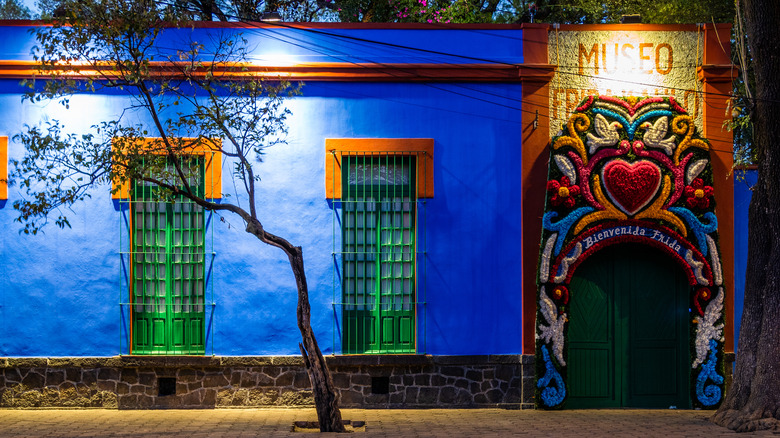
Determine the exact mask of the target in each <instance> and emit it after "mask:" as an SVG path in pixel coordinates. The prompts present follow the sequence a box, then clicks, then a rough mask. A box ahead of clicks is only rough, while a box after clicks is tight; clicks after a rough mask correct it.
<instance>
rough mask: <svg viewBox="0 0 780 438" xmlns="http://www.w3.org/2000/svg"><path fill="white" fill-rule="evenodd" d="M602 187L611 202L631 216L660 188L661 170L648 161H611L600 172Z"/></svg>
mask: <svg viewBox="0 0 780 438" xmlns="http://www.w3.org/2000/svg"><path fill="white" fill-rule="evenodd" d="M601 178H602V180H603V181H604V187H605V188H606V189H607V195H609V197H610V199H612V202H614V203H615V205H617V207H618V208H620V209H621V210H623V212H625V213H626V214H627V215H629V216H633V215H634V214H635V213H637V212H638V211H639V210H641V209H642V208H644V207H645V206H646V205H647V204H648V203H650V201H651V200H652V199H653V197H654V196H655V194H656V193H657V192H658V188H659V187H660V186H661V169H659V168H658V166H657V165H655V164H654V163H652V162H650V161H644V160H642V161H637V162H635V163H628V162H626V161H623V160H613V161H610V162H609V163H607V164H606V165H605V166H604V168H603V169H602V171H601Z"/></svg>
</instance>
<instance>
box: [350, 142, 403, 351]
mask: <svg viewBox="0 0 780 438" xmlns="http://www.w3.org/2000/svg"><path fill="white" fill-rule="evenodd" d="M415 158H416V157H415V156H414V155H412V154H409V155H382V154H362V155H357V156H354V155H352V156H349V155H344V156H342V160H341V163H342V198H341V202H342V221H341V224H342V226H341V232H342V236H341V242H342V282H341V284H342V324H343V327H342V329H343V331H342V334H343V345H342V351H343V352H344V353H345V354H362V353H414V352H415V351H416V345H415V344H416V343H415V339H416V308H417V291H416V288H417V285H416V221H417V215H416V213H417V208H416V205H417V197H416V184H415V181H416V166H415Z"/></svg>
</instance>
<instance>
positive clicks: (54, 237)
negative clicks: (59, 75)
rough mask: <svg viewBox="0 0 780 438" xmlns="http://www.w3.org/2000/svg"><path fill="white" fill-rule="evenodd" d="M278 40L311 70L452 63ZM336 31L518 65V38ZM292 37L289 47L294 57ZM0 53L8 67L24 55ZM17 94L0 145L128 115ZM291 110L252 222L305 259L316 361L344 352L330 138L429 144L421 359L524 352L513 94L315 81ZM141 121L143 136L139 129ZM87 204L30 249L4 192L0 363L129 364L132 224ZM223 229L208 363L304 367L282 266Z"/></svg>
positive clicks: (95, 103) (490, 88) (216, 223)
mask: <svg viewBox="0 0 780 438" xmlns="http://www.w3.org/2000/svg"><path fill="white" fill-rule="evenodd" d="M16 29H19V28H14V32H16ZM4 30H7V29H0V35H3V31H4ZM198 32H204V30H203V29H199V30H198ZM274 32H275V33H274V34H273V35H272V37H273V38H272V40H273V41H276V45H273V46H272V48H273V50H270V49H268V51H269V53H270V52H273V51H274V50H279V51H281V52H285V51H286V50H287V51H291V52H294V53H296V54H297V53H298V52H301V51H302V49H301V46H303V47H304V48H305V49H306V50H303V51H304V52H306V56H308V57H309V58H307V59H308V60H310V61H312V60H317V61H320V60H324V59H322V57H320V58H317V56H318V55H317V52H318V51H322V50H324V49H325V48H327V49H328V50H330V51H331V52H341V51H346V52H348V53H350V56H352V57H353V58H350V59H349V60H350V61H353V62H358V61H355V59H354V57H360V59H362V61H360V62H390V60H393V59H395V60H396V61H395V62H398V60H404V61H406V62H433V61H439V62H449V61H445V60H443V58H442V56H443V55H437V54H432V53H428V52H420V51H411V52H410V51H409V50H408V49H403V48H399V47H389V46H382V45H379V46H378V45H376V44H371V43H367V42H365V41H355V40H347V41H346V42H345V41H344V40H341V39H333V38H334V37H331V36H328V35H323V34H319V33H315V34H311V33H305V32H303V31H300V30H286V31H274ZM327 32H333V31H332V30H328V31H327ZM340 32H342V33H349V34H352V35H358V36H361V37H367V38H368V39H382V40H387V41H394V42H397V43H400V44H401V45H417V46H419V47H424V48H425V49H430V50H439V51H453V50H456V49H457V50H458V52H459V53H460V54H466V55H469V56H470V55H479V56H482V57H496V58H495V59H499V58H500V59H505V60H512V61H513V62H520V61H521V59H520V55H521V54H520V46H521V44H520V35H521V32H520V31H501V32H482V31H480V32H475V31H457V32H449V31H447V32H444V31H419V30H417V31H392V32H391V31H389V30H375V31H355V30H352V31H340ZM280 34H283V35H282V36H284V37H285V38H288V40H285V39H284V38H281V37H280V36H279V35H280ZM496 34H500V35H498V36H497V35H496ZM251 35H252V36H253V37H254V36H257V35H261V31H258V30H252V33H251ZM263 35H267V34H263ZM293 37H294V38H293ZM17 38H18V36H17ZM257 38H260V37H259V36H257ZM263 38H271V37H268V36H263ZM290 38H293V39H294V41H296V45H293V46H290V45H288V44H287V43H288V42H289V39H290ZM258 41H259V40H258ZM284 41H287V42H284ZM453 42H457V44H453ZM355 45H357V46H359V47H362V52H361V51H355V50H356V49H355V48H354V47H352V46H355ZM347 46H350V47H351V48H350V47H347ZM263 47H264V48H265V47H266V46H265V45H264V46H263ZM5 50H6V51H5V53H3V56H5V57H6V59H13V58H12V53H16V52H17V51H15V50H11V49H8V48H7V47H6V49H5ZM263 50H265V49H262V50H258V52H262V51H263ZM333 56H335V57H336V58H338V57H339V56H341V55H339V54H338V53H337V54H336V55H333ZM315 58H316V59H315ZM425 59H427V60H425ZM459 59H461V60H460V61H458V62H467V61H465V60H463V58H459ZM331 60H332V59H331ZM424 60H425V61H424ZM473 62H477V61H473ZM19 92H20V90H19V88H18V86H16V84H15V82H13V81H3V82H0V104H2V105H0V135H9V136H13V135H14V134H15V133H18V132H20V131H21V129H22V127H23V125H24V124H35V123H38V122H40V121H43V120H45V119H46V117H49V118H51V119H59V120H61V121H63V122H66V123H67V126H68V127H69V129H71V130H72V131H73V132H77V133H81V132H86V131H87V130H88V129H89V126H90V125H91V124H93V123H97V122H99V121H101V120H105V119H109V118H113V117H115V116H116V115H117V114H119V112H120V111H121V109H122V108H124V107H125V106H127V105H128V104H129V99H127V98H126V97H124V96H121V95H95V96H92V95H90V96H78V97H77V98H76V99H75V100H73V101H72V103H71V108H70V110H65V109H63V108H61V107H60V106H58V105H54V104H48V105H32V104H29V103H21V102H20V94H19ZM288 107H289V108H290V109H291V110H292V112H293V116H292V117H291V118H290V120H289V127H290V133H289V136H288V139H287V140H288V144H287V145H281V146H275V147H273V148H271V149H269V150H268V151H267V153H266V155H265V158H264V162H263V163H262V164H261V165H260V167H259V169H260V176H261V177H262V181H261V183H260V191H259V193H258V199H257V205H258V209H259V211H258V215H259V216H260V218H261V220H262V221H263V224H264V226H265V227H266V228H267V229H268V230H269V231H272V232H274V233H276V234H279V235H281V236H284V237H286V238H288V239H289V240H290V241H291V242H293V243H294V244H296V245H300V246H302V247H303V249H304V254H305V263H306V272H307V275H308V280H309V288H310V299H311V304H312V323H313V326H314V327H315V332H316V335H317V336H318V339H319V342H320V346H321V347H322V349H323V351H324V352H325V353H330V352H333V351H334V349H335V351H336V352H339V351H340V339H339V337H338V336H339V331H338V324H336V323H334V307H333V305H332V303H333V302H334V301H335V302H338V301H339V296H338V295H339V292H338V291H339V290H340V289H339V287H338V285H337V286H336V294H335V295H334V287H333V284H334V262H333V257H332V248H333V245H334V241H333V232H332V230H333V227H334V225H333V224H334V222H333V221H334V214H333V210H332V209H331V204H330V203H329V202H328V201H327V200H326V199H325V183H324V179H325V177H324V173H325V170H324V164H325V139H327V138H360V137H377V138H433V139H434V142H435V143H434V149H435V152H434V185H435V197H434V198H432V199H428V200H427V201H426V203H425V205H424V208H422V209H421V211H420V221H425V222H426V223H427V225H426V226H425V227H424V228H421V233H424V235H422V234H421V235H420V236H419V239H421V240H422V239H425V241H426V242H427V245H426V249H427V252H426V254H424V255H421V256H420V258H419V260H418V263H419V266H418V268H419V271H420V272H421V273H422V274H421V275H420V276H419V279H418V290H419V295H420V299H425V301H426V303H427V304H425V305H424V306H421V307H420V308H419V309H418V312H419V315H420V319H419V321H418V332H419V333H418V350H419V352H421V353H431V354H509V353H520V352H521V332H520V327H521V296H520V288H521V286H520V285H521V278H520V273H521V251H520V236H521V214H520V213H521V210H520V204H521V190H520V180H521V175H520V168H521V162H520V157H521V144H520V131H521V125H520V119H521V86H520V85H519V84H477V83H468V84H458V83H453V84H442V83H437V84H430V85H428V84H416V83H404V84H396V83H343V82H339V83H336V82H327V83H325V82H323V83H318V82H312V83H307V84H306V85H305V87H304V88H303V95H302V96H298V97H295V98H292V99H290V100H288ZM138 120H139V121H141V122H145V121H146V120H145V119H144V117H143V116H138ZM22 153H23V151H22V148H21V147H20V145H18V144H16V143H14V142H11V143H10V156H11V158H12V159H14V158H16V159H18V158H20V157H21V156H22ZM231 169H232V166H231V163H229V162H225V163H224V164H223V175H225V179H224V180H223V192H224V193H231V194H232V195H233V196H232V197H231V198H229V199H230V200H231V201H233V202H235V201H236V200H238V201H240V202H241V203H242V205H246V204H245V202H246V199H245V198H243V197H241V195H240V192H238V197H236V194H235V193H233V184H232V182H231V181H230V179H229V178H228V176H229V175H230V174H231ZM92 195H93V198H92V199H91V200H89V201H88V202H87V203H84V204H78V205H77V206H76V207H74V209H73V211H65V213H67V215H68V216H69V217H70V218H71V223H72V224H73V229H66V230H59V229H58V228H56V227H55V226H53V224H52V226H49V227H47V228H46V229H45V234H43V235H39V236H24V235H20V234H18V232H17V231H18V229H20V226H19V224H18V223H14V222H13V220H14V218H15V217H16V215H15V213H16V212H15V211H14V210H13V208H12V203H13V201H14V200H15V199H19V198H20V197H21V196H22V194H21V193H20V192H19V191H18V190H17V188H15V187H12V188H11V189H10V192H9V200H8V202H7V203H6V204H5V205H4V206H0V224H2V228H3V230H4V232H3V233H0V255H1V256H0V333H2V335H0V356H107V355H115V354H120V353H126V351H127V350H126V342H127V340H126V331H127V326H126V323H127V321H126V318H124V319H123V317H122V313H121V311H120V305H119V303H120V302H126V300H127V290H126V287H127V286H126V284H127V280H126V273H125V268H124V265H123V264H122V263H121V257H120V254H119V253H120V251H126V250H127V248H126V245H127V241H126V240H124V241H123V244H121V243H120V239H125V237H123V236H124V235H126V231H122V230H123V227H126V224H125V223H124V222H125V221H126V212H125V211H123V210H122V209H121V208H117V205H116V204H115V203H114V202H112V200H111V199H110V194H109V188H108V187H98V188H97V189H96V190H94V191H93V192H92ZM0 205H2V204H0ZM224 219H225V221H224V222H223V221H222V220H220V218H219V217H212V218H211V221H210V229H209V235H211V233H213V238H214V244H213V252H214V253H215V255H214V258H213V263H211V264H207V270H208V269H210V270H211V277H210V278H211V281H210V284H209V285H208V291H209V292H210V291H213V294H214V301H215V302H216V305H215V307H214V315H213V318H210V323H211V324H212V327H213V332H211V333H210V334H209V344H208V345H207V353H208V354H211V353H212V352H213V353H214V354H217V355H265V354H297V353H298V347H297V344H298V341H299V339H300V337H299V333H298V331H297V326H296V321H295V306H296V299H297V296H296V293H295V283H294V279H293V277H292V274H291V272H290V269H289V265H288V262H287V259H286V257H285V256H284V254H283V253H282V252H281V251H279V250H277V249H275V248H271V247H269V246H266V245H263V244H261V243H260V242H259V241H257V240H256V239H255V238H254V237H253V236H251V235H249V234H247V233H246V232H244V230H243V224H242V222H241V220H240V219H239V218H238V217H237V216H231V215H225V216H224ZM336 229H337V230H338V225H337V226H336ZM336 238H337V240H336V242H335V245H336V248H338V247H339V245H340V242H339V240H338V236H336Z"/></svg>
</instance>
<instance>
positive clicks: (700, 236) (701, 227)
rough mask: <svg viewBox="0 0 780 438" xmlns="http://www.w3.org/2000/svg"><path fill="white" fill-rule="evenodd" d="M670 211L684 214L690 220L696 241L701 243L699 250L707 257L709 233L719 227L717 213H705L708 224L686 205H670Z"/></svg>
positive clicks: (686, 219)
mask: <svg viewBox="0 0 780 438" xmlns="http://www.w3.org/2000/svg"><path fill="white" fill-rule="evenodd" d="M668 210H669V211H671V212H672V213H674V214H676V215H678V216H682V217H683V219H685V222H688V226H689V227H691V230H692V231H693V234H695V235H696V242H697V243H698V244H699V251H701V253H702V254H703V255H704V256H705V257H706V256H707V234H709V233H712V232H713V231H715V230H717V229H718V218H717V217H715V213H713V212H711V211H708V212H707V213H704V219H706V220H707V222H708V223H707V224H706V225H705V224H703V223H701V221H700V220H699V218H697V217H696V215H695V214H693V212H692V211H690V210H688V209H687V208H685V207H669V208H668Z"/></svg>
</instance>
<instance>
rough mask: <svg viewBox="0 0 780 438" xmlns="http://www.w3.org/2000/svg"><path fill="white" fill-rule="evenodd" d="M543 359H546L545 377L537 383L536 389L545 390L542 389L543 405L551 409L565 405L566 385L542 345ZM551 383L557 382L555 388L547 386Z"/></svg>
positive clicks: (544, 346)
mask: <svg viewBox="0 0 780 438" xmlns="http://www.w3.org/2000/svg"><path fill="white" fill-rule="evenodd" d="M542 357H543V358H544V368H545V371H544V377H542V378H541V379H539V381H538V382H536V387H537V388H544V389H542V403H544V405H545V406H547V407H548V408H551V407H554V406H558V405H559V404H561V403H563V399H564V398H566V385H564V384H563V377H561V375H560V374H559V373H558V370H556V369H555V365H553V363H552V360H551V359H550V353H548V352H547V346H546V345H542ZM551 381H554V382H555V386H547V385H549V384H550V382H551Z"/></svg>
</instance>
